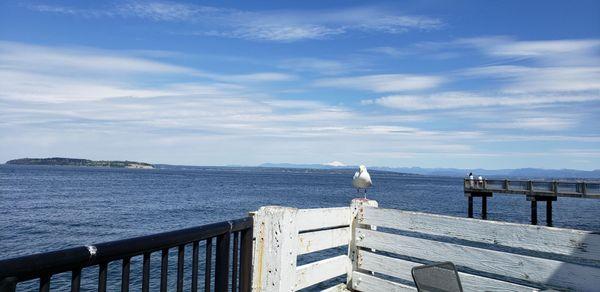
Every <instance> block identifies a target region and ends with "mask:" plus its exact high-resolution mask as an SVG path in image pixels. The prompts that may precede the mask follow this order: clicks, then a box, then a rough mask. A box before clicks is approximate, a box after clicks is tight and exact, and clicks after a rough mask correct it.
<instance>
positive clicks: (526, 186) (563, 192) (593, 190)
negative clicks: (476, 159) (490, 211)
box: [464, 179, 600, 199]
mask: <svg viewBox="0 0 600 292" xmlns="http://www.w3.org/2000/svg"><path fill="white" fill-rule="evenodd" d="M464 189H465V192H468V191H471V192H478V191H485V192H493V193H504V194H521V195H532V196H553V197H575V198H593V199H600V182H586V181H543V180H508V179H484V180H481V181H480V180H478V179H473V180H471V179H465V180H464Z"/></svg>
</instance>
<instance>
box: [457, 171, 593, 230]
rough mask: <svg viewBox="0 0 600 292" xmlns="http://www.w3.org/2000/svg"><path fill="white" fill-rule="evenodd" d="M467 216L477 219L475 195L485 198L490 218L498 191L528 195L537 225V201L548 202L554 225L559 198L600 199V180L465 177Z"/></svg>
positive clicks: (548, 216) (484, 215)
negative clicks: (554, 207) (491, 202)
mask: <svg viewBox="0 0 600 292" xmlns="http://www.w3.org/2000/svg"><path fill="white" fill-rule="evenodd" d="M464 192H465V197H467V200H468V209H467V215H468V217H469V218H473V198H474V197H480V198H481V218H482V219H487V199H488V197H492V196H493V195H494V193H497V194H509V195H524V196H525V198H526V200H527V201H529V202H531V224H533V225H537V223H538V220H537V219H538V218H537V217H538V216H537V202H538V201H542V202H546V225H547V226H552V202H554V201H556V200H557V199H558V198H559V197H571V198H587V199H600V182H586V181H543V180H508V179H484V180H482V181H480V180H477V179H465V180H464Z"/></svg>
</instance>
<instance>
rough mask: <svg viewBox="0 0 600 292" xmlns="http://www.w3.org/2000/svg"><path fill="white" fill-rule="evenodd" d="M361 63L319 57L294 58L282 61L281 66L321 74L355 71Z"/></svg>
mask: <svg viewBox="0 0 600 292" xmlns="http://www.w3.org/2000/svg"><path fill="white" fill-rule="evenodd" d="M360 65H361V64H359V63H357V62H356V61H355V60H345V61H343V62H342V61H337V60H327V59H319V58H293V59H286V60H283V61H282V62H280V65H279V67H281V68H284V69H287V70H292V71H297V72H311V73H316V74H319V75H338V74H342V73H346V74H347V73H349V72H352V71H355V70H356V69H357V68H358V67H360Z"/></svg>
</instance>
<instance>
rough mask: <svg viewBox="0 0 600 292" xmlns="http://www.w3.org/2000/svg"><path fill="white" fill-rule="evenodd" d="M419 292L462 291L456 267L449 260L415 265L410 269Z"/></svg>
mask: <svg viewBox="0 0 600 292" xmlns="http://www.w3.org/2000/svg"><path fill="white" fill-rule="evenodd" d="M411 273H412V276H413V280H414V281H415V285H416V286H417V290H419V292H462V291H463V290H462V286H461V284H460V278H459V277H458V272H457V271H456V267H455V266H454V264H453V263H451V262H443V263H437V264H432V265H422V266H416V267H414V268H412V270H411Z"/></svg>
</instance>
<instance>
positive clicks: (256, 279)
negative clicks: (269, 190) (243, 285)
mask: <svg viewBox="0 0 600 292" xmlns="http://www.w3.org/2000/svg"><path fill="white" fill-rule="evenodd" d="M297 214H298V209H296V208H288V207H280V206H266V207H261V208H260V209H259V210H258V211H257V212H256V213H254V216H253V218H254V229H253V232H254V238H256V241H255V244H254V252H253V257H254V260H253V263H254V265H253V273H252V291H279V292H283V291H286V292H288V291H293V290H294V285H295V281H296V259H297V255H298V225H297V224H296V215H297Z"/></svg>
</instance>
